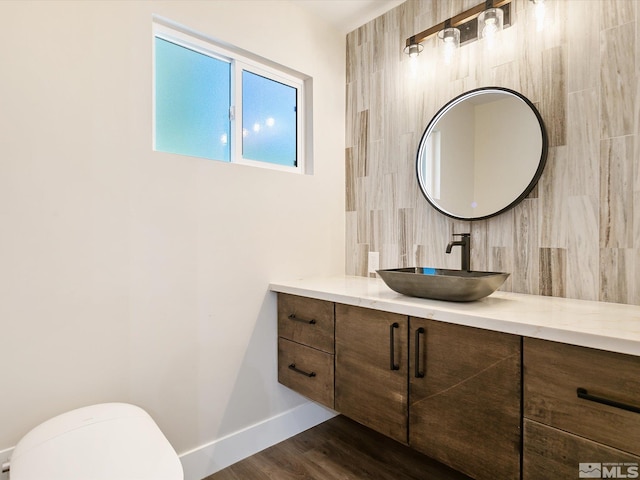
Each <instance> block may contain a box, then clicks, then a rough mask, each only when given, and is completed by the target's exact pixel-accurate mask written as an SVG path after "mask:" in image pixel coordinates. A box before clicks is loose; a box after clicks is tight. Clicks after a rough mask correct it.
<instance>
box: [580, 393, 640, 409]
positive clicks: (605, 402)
mask: <svg viewBox="0 0 640 480" xmlns="http://www.w3.org/2000/svg"><path fill="white" fill-rule="evenodd" d="M576 393H577V394H578V398H582V399H583V400H589V401H590V402H596V403H602V404H603V405H609V406H610V407H615V408H620V409H622V410H626V411H628V412H634V413H640V407H636V406H634V405H628V404H626V403H622V402H617V401H615V400H610V399H608V398H604V397H598V396H596V395H591V394H590V393H589V392H587V389H586V388H578V389H577V390H576Z"/></svg>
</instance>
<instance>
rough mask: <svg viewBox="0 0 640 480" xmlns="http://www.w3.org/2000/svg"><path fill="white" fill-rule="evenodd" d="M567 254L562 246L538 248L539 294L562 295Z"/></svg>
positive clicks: (563, 294) (563, 292)
mask: <svg viewBox="0 0 640 480" xmlns="http://www.w3.org/2000/svg"><path fill="white" fill-rule="evenodd" d="M566 270H567V256H566V250H565V249H564V248H541V249H540V295H546V296H549V297H564V296H565V282H566Z"/></svg>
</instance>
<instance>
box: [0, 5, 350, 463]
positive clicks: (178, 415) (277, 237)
mask: <svg viewBox="0 0 640 480" xmlns="http://www.w3.org/2000/svg"><path fill="white" fill-rule="evenodd" d="M152 14H158V15H161V16H163V17H166V18H169V19H171V20H173V21H176V22H179V23H181V24H184V25H187V26H189V27H191V28H193V29H194V30H197V31H200V32H203V33H205V34H208V35H210V36H213V37H216V38H218V39H221V40H224V41H226V42H229V43H232V44H235V45H236V46H238V47H241V48H244V49H246V50H250V51H252V52H254V53H256V54H258V55H261V56H264V57H266V58H268V59H270V60H273V61H275V62H278V63H281V64H284V65H287V66H289V67H291V68H293V69H295V70H298V71H301V72H304V73H306V74H308V75H310V76H312V77H313V90H314V112H313V122H314V141H315V144H314V145H315V148H314V153H315V160H314V171H315V173H314V175H312V176H303V175H295V174H291V173H282V172H276V171H270V170H266V169H257V168H251V167H244V166H237V165H229V164H224V163H219V162H215V161H210V160H202V159H197V158H189V157H181V156H178V155H172V154H166V153H156V152H153V151H152V148H151V144H152V143H151V133H152V124H151V108H152V91H151V85H152V76H151V74H152V72H151V61H152V59H151V48H152V37H151V32H152ZM0 18H2V20H3V22H2V23H3V27H2V29H0V59H1V61H0V65H1V67H0V68H1V73H0V229H1V234H0V292H2V300H1V301H0V337H1V338H2V343H1V344H0V362H1V364H2V367H3V374H2V395H0V450H2V449H4V448H8V447H11V446H13V445H15V443H16V442H17V441H18V440H19V438H20V437H21V436H22V435H23V434H24V433H26V431H27V430H28V429H30V428H31V427H33V426H35V425H36V424H38V423H40V422H42V421H43V420H45V419H47V418H49V417H51V416H53V415H55V414H58V413H61V412H63V411H66V410H69V409H72V408H76V407H80V406H83V405H87V404H92V403H97V402H106V401H126V402H132V403H135V404H138V405H140V406H142V407H143V408H145V409H147V410H148V411H149V413H150V414H151V415H152V416H153V417H154V418H155V419H156V421H157V422H158V424H159V425H160V427H161V428H162V430H163V431H164V432H165V434H166V435H167V437H168V438H169V440H170V441H171V443H172V444H173V445H174V447H175V448H176V450H177V451H178V452H179V453H180V452H184V451H187V450H189V449H193V448H197V447H198V446H200V445H203V444H205V443H207V442H211V441H213V440H215V439H218V438H221V437H222V436H224V435H227V434H230V433H233V432H235V431H237V430H239V429H241V428H244V427H247V426H249V425H252V424H254V423H256V422H260V421H263V420H265V419H268V418H271V417H273V416H275V415H278V414H280V413H282V412H284V411H286V410H288V409H290V408H293V407H295V406H297V405H300V404H302V403H304V402H305V400H304V399H302V397H299V396H298V395H297V394H294V393H293V392H291V391H289V390H287V389H285V388H284V387H282V386H280V385H279V384H277V379H276V355H277V351H276V320H275V298H274V295H273V294H271V293H270V292H268V284H269V282H270V281H271V280H274V279H278V278H288V277H296V276H301V275H310V274H311V275H313V274H333V273H342V272H343V270H344V130H345V129H344V121H345V120H344V111H345V104H344V84H345V72H344V69H345V67H344V65H345V58H344V56H345V43H344V36H342V35H340V34H339V33H338V32H337V31H335V30H332V29H331V28H330V27H328V25H326V24H324V23H323V22H322V21H320V20H318V19H316V18H313V17H311V16H309V15H307V14H306V13H305V12H304V11H303V10H302V9H301V8H300V7H299V6H297V5H294V4H292V3H289V2H287V1H271V0H255V1H251V0H244V1H241V2H238V1H224V0H216V1H208V2H201V1H187V0H184V1H158V2H155V1H91V2H89V1H84V2H79V1H69V2H64V1H33V2H23V1H12V0H9V1H3V2H0Z"/></svg>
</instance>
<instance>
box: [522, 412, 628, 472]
mask: <svg viewBox="0 0 640 480" xmlns="http://www.w3.org/2000/svg"><path fill="white" fill-rule="evenodd" d="M581 464H582V465H581ZM639 464H640V457H639V456H636V455H631V454H630V453H626V452H623V451H621V450H617V449H615V448H611V447H607V446H606V445H602V444H600V443H597V442H593V441H591V440H587V439H586V438H582V437H579V436H577V435H572V434H571V433H567V432H562V431H560V430H557V429H555V428H552V427H548V426H546V425H542V424H540V423H537V422H533V421H531V420H527V419H526V418H525V420H524V446H523V460H522V467H523V468H522V479H523V480H540V479H552V478H557V479H561V478H571V479H573V478H575V479H577V478H638V477H637V476H633V475H634V474H635V473H636V472H640V471H639V470H638V465H639ZM598 468H599V469H600V472H601V474H599V475H596V472H597V469H598ZM581 469H582V471H583V473H582V475H580V470H581ZM603 470H606V471H603ZM589 471H593V473H592V476H586V475H587V473H586V472H589ZM605 475H607V476H605ZM624 475H626V476H624Z"/></svg>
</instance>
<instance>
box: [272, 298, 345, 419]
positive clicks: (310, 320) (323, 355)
mask: <svg viewBox="0 0 640 480" xmlns="http://www.w3.org/2000/svg"><path fill="white" fill-rule="evenodd" d="M334 326H335V319H334V303H333V302H327V301H324V300H316V299H312V298H306V297H299V296H296V295H288V294H283V293H280V294H278V381H279V382H280V383H282V384H283V385H285V386H287V387H289V388H291V389H293V390H295V391H296V392H298V393H301V394H302V395H304V396H306V397H308V398H310V399H311V400H314V401H316V402H318V403H321V404H323V405H325V406H327V407H329V408H334V370H335V362H334Z"/></svg>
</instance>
